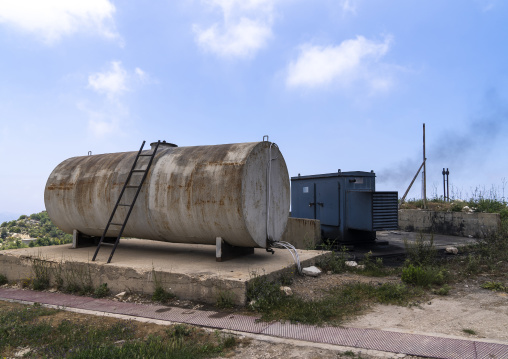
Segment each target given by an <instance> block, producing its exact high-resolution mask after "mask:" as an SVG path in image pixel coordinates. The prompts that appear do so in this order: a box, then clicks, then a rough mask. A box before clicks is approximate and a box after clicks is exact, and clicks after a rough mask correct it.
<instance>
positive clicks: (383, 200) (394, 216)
mask: <svg viewBox="0 0 508 359" xmlns="http://www.w3.org/2000/svg"><path fill="white" fill-rule="evenodd" d="M398 218H399V211H398V194H397V192H374V193H372V229H373V230H374V231H383V230H384V231H387V230H397V229H398Z"/></svg>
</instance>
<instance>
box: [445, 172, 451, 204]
mask: <svg viewBox="0 0 508 359" xmlns="http://www.w3.org/2000/svg"><path fill="white" fill-rule="evenodd" d="M449 174H450V171H448V168H447V169H446V198H447V200H448V202H450V178H449V177H448V175H449Z"/></svg>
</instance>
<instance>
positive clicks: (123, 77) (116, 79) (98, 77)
mask: <svg viewBox="0 0 508 359" xmlns="http://www.w3.org/2000/svg"><path fill="white" fill-rule="evenodd" d="M127 76H128V75H127V71H125V69H124V68H123V67H122V63H121V62H120V61H112V62H111V69H110V70H109V71H105V72H97V73H94V74H92V75H90V76H88V87H89V88H91V89H93V90H94V91H96V92H98V93H100V94H106V95H108V96H110V97H112V96H117V95H120V94H122V93H123V92H125V91H127V90H128V88H127Z"/></svg>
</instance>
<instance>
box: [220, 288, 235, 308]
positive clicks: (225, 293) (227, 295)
mask: <svg viewBox="0 0 508 359" xmlns="http://www.w3.org/2000/svg"><path fill="white" fill-rule="evenodd" d="M234 297H235V295H234V293H233V292H232V291H230V290H222V289H219V291H218V292H217V300H216V304H217V307H218V308H221V309H226V308H233V307H234V306H235V304H234Z"/></svg>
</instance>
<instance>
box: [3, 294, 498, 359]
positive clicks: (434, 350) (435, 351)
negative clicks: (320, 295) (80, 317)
mask: <svg viewBox="0 0 508 359" xmlns="http://www.w3.org/2000/svg"><path fill="white" fill-rule="evenodd" d="M0 299H10V300H21V301H27V302H37V303H43V304H51V305H57V306H62V307H67V308H76V309H86V310H93V311H98V312H105V313H114V314H123V315H129V316H136V317H143V318H149V319H158V320H163V321H170V322H180V323H187V324H193V325H199V326H204V327H210V328H218V329H230V330H236V331H240V332H246V333H256V334H263V335H270V336H276V337H281V338H290V339H296V340H304V341H310V342H316V343H327V344H335V345H342V346H349V347H357V348H364V349H373V350H379V351H385V352H392V353H404V354H409V355H418V356H425V357H432V358H443V359H470V358H471V359H508V345H505V344H496V343H484V342H478V341H473V340H463V339H451V338H441V337H436V336H429V335H420V334H407V333H398V332H391V331H383V330H375V329H358V328H342V327H316V326H311V325H302V324H290V323H280V322H271V323H267V322H261V321H259V318H257V317H250V316H245V315H237V314H232V313H225V312H216V311H204V310H194V309H183V308H177V307H168V306H162V305H148V304H134V303H125V302H117V301H113V300H108V299H94V298H90V297H79V296H74V295H70V294H63V293H50V292H36V291H31V290H23V289H13V288H0Z"/></svg>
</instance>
